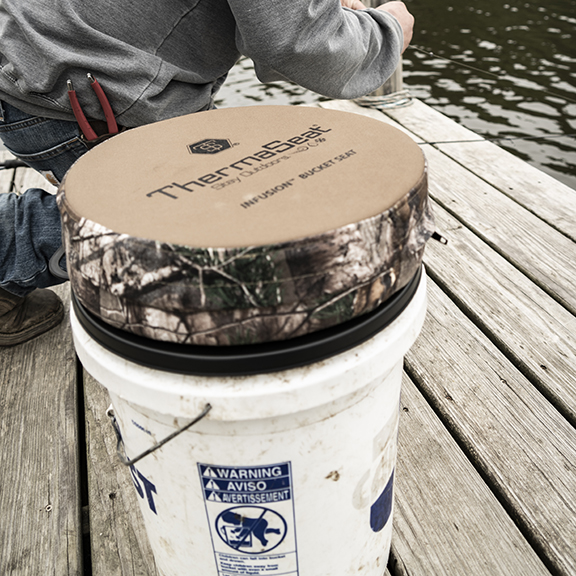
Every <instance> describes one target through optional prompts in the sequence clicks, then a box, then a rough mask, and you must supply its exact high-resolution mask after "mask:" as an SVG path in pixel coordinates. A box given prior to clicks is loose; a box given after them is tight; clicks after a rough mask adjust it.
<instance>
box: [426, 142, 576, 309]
mask: <svg viewBox="0 0 576 576" xmlns="http://www.w3.org/2000/svg"><path fill="white" fill-rule="evenodd" d="M426 155H427V158H428V161H429V163H430V195H431V196H432V197H433V198H434V199H435V200H437V201H438V202H439V203H440V204H442V205H443V206H444V207H445V208H447V209H448V210H449V211H450V212H451V213H452V214H456V215H457V217H458V220H460V221H462V222H464V223H465V224H466V226H467V227H468V228H470V229H472V230H473V231H474V232H476V234H478V235H479V236H481V237H482V238H483V239H485V240H486V241H487V242H488V243H489V244H490V245H491V246H493V247H494V248H495V249H496V250H497V251H498V252H499V253H501V254H503V255H504V256H505V257H506V258H507V259H508V260H510V261H511V262H512V263H514V265H515V266H516V267H518V268H519V269H520V270H521V271H522V272H523V273H524V274H525V275H526V276H528V277H529V278H532V279H533V280H534V281H535V282H536V283H537V284H538V285H540V286H541V287H542V288H544V289H545V290H546V291H547V292H549V293H550V294H552V295H553V296H554V297H555V298H556V299H557V300H558V301H559V302H561V303H562V304H563V305H564V306H565V307H566V308H568V309H569V310H570V311H571V312H572V313H573V314H576V291H575V290H574V285H575V284H576V243H574V241H572V240H570V239H569V238H567V237H566V236H564V235H563V234H561V233H560V232H557V231H556V230H554V229H552V228H551V227H550V226H548V225H547V224H546V223H545V222H544V221H542V220H540V219H539V218H538V217H536V216H534V215H533V214H532V213H530V212H528V211H527V210H525V209H523V208H521V207H520V206H518V205H517V204H516V203H515V202H514V201H512V200H510V199H509V198H508V197H506V196H504V195H503V194H501V193H500V192H499V191H498V190H496V189H495V188H494V187H492V186H490V185H489V184H486V183H485V182H484V181H483V180H481V179H480V178H479V177H477V176H475V175H473V174H472V173H471V172H470V171H468V170H467V169H466V168H463V167H462V166H460V165H459V164H455V163H454V162H453V161H451V160H450V159H449V158H448V157H447V156H446V155H445V154H443V153H442V152H439V151H438V150H435V149H433V148H430V149H429V150H427V152H426ZM573 227H574V228H576V222H575V223H574V224H573Z"/></svg>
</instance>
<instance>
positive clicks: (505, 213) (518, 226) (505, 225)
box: [329, 103, 576, 314]
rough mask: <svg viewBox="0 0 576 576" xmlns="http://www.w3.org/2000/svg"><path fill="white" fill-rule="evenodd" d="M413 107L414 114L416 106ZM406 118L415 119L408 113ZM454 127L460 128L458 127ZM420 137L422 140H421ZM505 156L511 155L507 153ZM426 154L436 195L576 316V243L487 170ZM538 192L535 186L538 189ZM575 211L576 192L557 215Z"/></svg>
mask: <svg viewBox="0 0 576 576" xmlns="http://www.w3.org/2000/svg"><path fill="white" fill-rule="evenodd" d="M329 104H330V107H332V108H336V109H342V110H349V111H353V112H356V113H362V114H363V115H368V114H366V112H364V109H363V108H360V109H358V107H355V108H352V106H354V105H353V104H352V103H346V104H344V103H337V104H338V105H337V106H334V105H333V104H332V103H329ZM409 108H410V109H411V110H412V108H413V107H412V106H410V107H409ZM369 115H370V116H371V117H373V118H376V119H385V118H386V116H385V115H384V114H381V113H379V112H376V111H374V110H370V111H369ZM405 115H406V117H407V118H411V116H410V115H409V114H408V113H405ZM449 122H452V121H449ZM452 124H454V126H455V127H456V128H459V126H458V125H457V124H455V123H454V122H452ZM394 125H395V124H394ZM456 128H455V129H456ZM414 138H415V139H416V140H418V138H417V137H415V136H414ZM488 144H490V143H488ZM490 146H492V147H493V146H494V145H493V144H490ZM455 148H456V146H452V147H451V148H450V150H453V149H455ZM501 152H502V154H506V153H505V151H503V150H502V151H501ZM425 154H426V157H427V159H428V164H429V189H430V195H431V196H432V197H433V198H434V199H435V200H437V201H438V202H439V203H440V204H441V205H442V206H443V207H445V208H446V209H447V210H449V211H450V213H452V214H454V215H456V216H457V218H458V219H459V220H460V221H462V222H464V223H465V224H466V226H468V227H469V228H471V229H472V230H474V231H475V232H476V234H478V235H479V236H480V237H482V238H483V239H484V240H485V241H486V242H487V243H489V244H490V246H492V247H493V248H494V249H496V250H497V251H498V252H500V253H501V254H504V255H505V257H506V258H507V259H509V260H510V261H511V262H513V263H514V264H515V265H516V266H517V267H518V268H519V269H520V270H522V271H523V272H524V273H525V274H526V275H528V276H529V277H530V278H532V279H533V280H534V281H535V282H537V283H538V285H539V286H541V287H542V288H543V289H544V290H546V291H547V292H548V293H549V294H551V295H553V297H554V298H556V299H557V300H558V301H559V302H561V303H562V304H563V305H564V306H566V307H567V308H568V309H569V310H570V311H571V312H572V313H573V314H576V291H575V290H574V285H575V284H576V244H575V243H574V241H573V240H571V239H570V238H567V237H566V235H565V234H563V233H561V232H558V231H557V230H554V229H553V228H551V227H550V226H549V225H547V224H546V223H545V222H544V221H543V220H541V219H540V218H539V217H537V216H535V215H534V214H532V213H531V212H529V211H528V210H525V209H523V208H521V207H520V206H519V205H518V204H517V203H516V202H515V201H514V200H511V199H510V198H509V197H508V196H506V195H504V194H502V193H501V192H500V190H498V189H496V188H494V187H493V186H491V185H490V184H487V183H486V182H485V181H484V180H483V179H486V178H488V172H489V171H490V168H489V167H483V168H484V172H479V173H478V175H476V174H473V173H472V172H471V171H470V170H468V169H467V168H465V167H463V166H461V165H460V164H458V163H456V162H454V161H453V160H451V159H450V158H449V157H448V156H447V155H446V154H444V153H442V152H439V151H438V150H436V149H434V148H433V147H427V148H426V149H425ZM525 166H527V165H525ZM476 169H478V167H477V166H476ZM544 176H545V175H543V177H544ZM537 188H538V187H537V185H536V184H535V183H533V184H532V189H533V190H536V189H537ZM568 190H570V189H568ZM540 193H541V194H543V195H549V194H553V192H551V191H550V190H548V189H545V188H542V189H541V190H540ZM558 201H563V202H564V204H558V203H557V202H558ZM560 205H561V206H562V209H561V210H559V206H560ZM571 206H573V207H574V211H575V214H576V192H574V195H573V198H572V204H570V203H569V201H568V198H566V195H565V196H564V197H563V200H555V209H556V212H557V213H563V212H564V210H565V209H566V210H568V213H569V212H570V209H571ZM574 222H576V220H573V221H572V222H571V224H570V227H569V229H570V230H571V231H572V232H574V231H575V230H576V225H575V224H574Z"/></svg>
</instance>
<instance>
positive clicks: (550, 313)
mask: <svg viewBox="0 0 576 576" xmlns="http://www.w3.org/2000/svg"><path fill="white" fill-rule="evenodd" d="M435 214H436V224H437V228H438V230H440V231H441V233H442V235H443V236H445V237H446V238H447V240H448V244H447V245H442V244H440V243H438V242H429V243H428V246H427V247H426V253H425V256H424V259H425V262H426V265H427V268H428V271H429V274H430V275H431V276H432V277H433V278H435V279H438V281H439V282H440V283H441V285H442V287H443V289H444V290H445V291H448V292H449V293H450V294H451V298H452V299H453V300H454V301H456V302H457V303H458V305H459V306H460V307H462V308H463V309H465V310H466V314H467V315H468V316H470V317H472V318H473V319H474V322H475V323H476V324H477V325H479V326H481V327H483V330H484V331H485V332H487V333H489V334H490V335H491V338H492V339H493V340H494V341H495V342H497V343H498V345H499V347H500V348H501V349H502V350H504V351H505V353H506V355H507V356H508V357H509V358H511V359H513V362H514V363H515V365H516V366H519V367H520V368H521V370H522V372H523V373H524V374H527V375H529V377H530V379H531V380H532V382H533V383H535V384H536V385H537V386H538V388H539V389H540V390H541V391H543V392H544V393H545V394H546V395H547V397H548V398H549V399H550V400H552V401H553V402H554V404H555V405H556V406H557V407H558V409H559V410H560V411H561V412H562V414H564V416H565V417H566V418H568V419H569V420H570V422H571V423H572V424H573V425H574V426H576V330H575V327H576V319H575V317H574V316H573V315H572V314H571V313H570V312H568V311H567V310H566V309H565V308H563V307H562V306H561V305H560V304H558V303H557V302H555V301H554V300H553V299H552V298H550V297H549V296H548V295H546V294H545V293H544V292H543V291H542V290H540V289H539V288H538V287H537V286H536V285H535V284H533V283H532V282H531V281H530V280H529V279H528V278H526V276H524V275H523V274H522V273H521V272H519V271H518V270H517V269H516V268H515V267H514V266H512V265H511V264H510V263H509V262H507V261H506V260H505V259H504V258H502V257H501V256H499V255H498V254H496V253H495V252H494V251H492V250H491V249H490V248H489V247H488V246H486V245H485V244H484V243H483V242H482V241H481V240H480V239H479V238H478V237H477V236H475V235H474V234H473V233H472V232H470V230H468V229H467V228H466V227H464V226H462V224H460V222H458V221H457V220H455V219H454V218H453V217H452V216H450V215H449V214H448V213H447V212H446V211H445V210H443V209H442V208H440V207H439V206H436V207H435Z"/></svg>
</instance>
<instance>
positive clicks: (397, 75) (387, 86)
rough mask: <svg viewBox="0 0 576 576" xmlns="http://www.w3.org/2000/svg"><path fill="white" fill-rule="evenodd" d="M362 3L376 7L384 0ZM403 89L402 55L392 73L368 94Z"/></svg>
mask: <svg viewBox="0 0 576 576" xmlns="http://www.w3.org/2000/svg"><path fill="white" fill-rule="evenodd" d="M363 1H364V4H365V5H366V6H367V7H368V8H376V7H377V6H380V5H381V4H384V2H385V1H386V0H363ZM401 90H403V84H402V57H400V62H399V63H398V67H397V68H396V70H394V73H393V74H392V76H390V78H388V80H386V82H384V84H383V85H382V86H380V88H378V89H376V90H375V91H374V92H371V93H370V94H369V96H384V95H386V94H394V93H395V92H400V91H401Z"/></svg>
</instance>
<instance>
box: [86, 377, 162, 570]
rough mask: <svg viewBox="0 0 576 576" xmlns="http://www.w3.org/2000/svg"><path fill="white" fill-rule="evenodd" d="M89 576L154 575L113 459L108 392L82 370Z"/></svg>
mask: <svg viewBox="0 0 576 576" xmlns="http://www.w3.org/2000/svg"><path fill="white" fill-rule="evenodd" d="M84 394H85V406H86V445H87V450H88V454H87V456H88V490H89V502H90V541H91V550H92V576H128V575H130V576H156V574H157V572H156V567H155V566H156V565H155V563H154V558H153V556H152V550H151V549H150V545H149V543H148V538H147V536H146V532H145V530H144V525H143V521H142V516H141V514H140V508H139V505H138V501H137V496H136V491H135V490H134V485H133V484H132V480H131V478H130V472H129V469H128V468H126V467H125V466H124V465H123V464H121V463H120V461H119V460H118V456H117V454H116V437H115V435H114V431H113V430H112V426H111V424H110V420H109V418H108V417H107V416H106V414H105V412H106V409H107V408H108V406H109V405H110V400H109V398H108V393H107V392H106V390H105V389H104V388H103V387H102V386H101V385H100V384H98V382H96V381H95V380H94V379H93V378H92V377H91V376H90V375H89V374H88V373H86V372H84Z"/></svg>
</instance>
